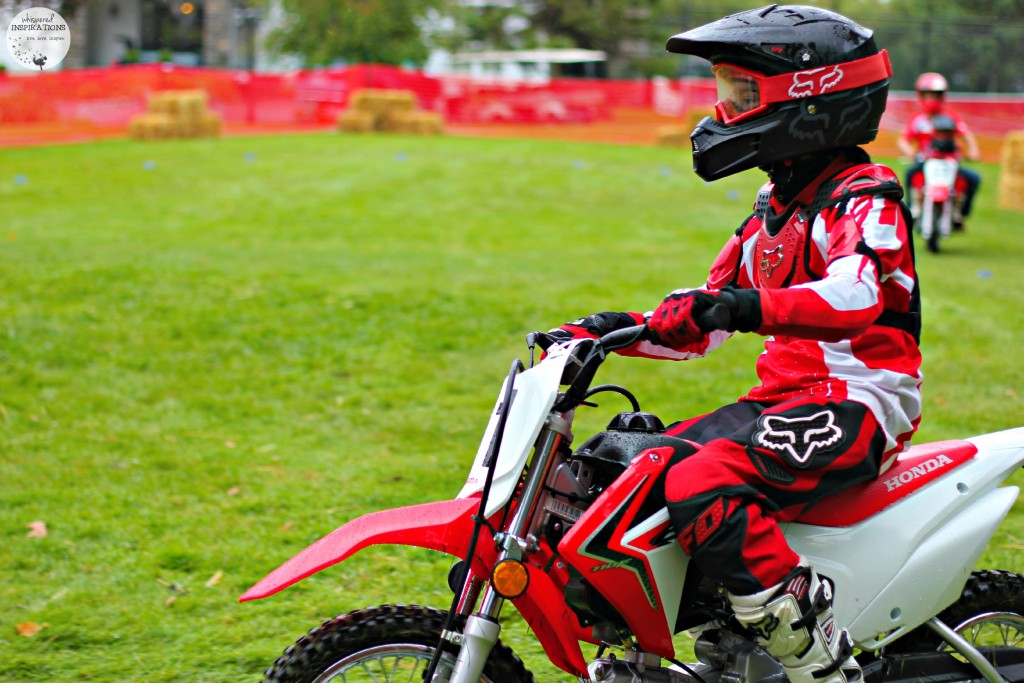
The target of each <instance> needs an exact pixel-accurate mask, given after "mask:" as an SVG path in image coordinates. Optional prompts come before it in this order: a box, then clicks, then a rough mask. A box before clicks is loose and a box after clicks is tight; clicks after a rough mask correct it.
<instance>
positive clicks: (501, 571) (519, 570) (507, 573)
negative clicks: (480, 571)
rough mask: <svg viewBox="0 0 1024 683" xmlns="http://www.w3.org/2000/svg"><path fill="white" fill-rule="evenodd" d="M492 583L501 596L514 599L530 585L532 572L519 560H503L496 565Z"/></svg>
mask: <svg viewBox="0 0 1024 683" xmlns="http://www.w3.org/2000/svg"><path fill="white" fill-rule="evenodd" d="M491 585H492V586H494V590H495V591H497V593H498V595H500V596H501V597H503V598H505V599H506V600H514V599H515V598H518V597H519V596H520V595H522V594H523V593H525V592H526V588H527V586H529V585H530V573H529V572H528V571H527V569H526V565H525V564H523V563H522V562H520V561H519V560H502V561H501V562H499V563H498V564H496V565H494V571H492V572H491Z"/></svg>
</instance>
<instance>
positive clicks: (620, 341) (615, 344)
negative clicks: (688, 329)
mask: <svg viewBox="0 0 1024 683" xmlns="http://www.w3.org/2000/svg"><path fill="white" fill-rule="evenodd" d="M731 321H732V314H731V313H730V312H729V307H728V306H726V305H725V304H721V303H718V304H715V305H714V306H712V307H711V308H709V309H708V310H706V311H704V312H703V313H702V314H701V315H699V316H697V326H698V327H700V328H701V329H702V330H724V329H726V328H728V327H729V323H730V322H731ZM644 340H647V341H654V340H653V338H652V337H651V336H650V334H649V333H648V331H647V325H634V326H633V327H624V328H622V329H620V330H614V331H612V332H609V333H608V334H606V335H604V336H603V337H601V339H599V340H598V341H599V342H600V344H601V348H603V349H604V350H605V351H617V350H618V349H624V348H626V347H627V346H629V345H631V344H635V343H636V342H638V341H644Z"/></svg>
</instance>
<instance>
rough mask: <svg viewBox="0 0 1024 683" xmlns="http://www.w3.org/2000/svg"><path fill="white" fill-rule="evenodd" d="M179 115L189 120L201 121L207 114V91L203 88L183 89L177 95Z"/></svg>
mask: <svg viewBox="0 0 1024 683" xmlns="http://www.w3.org/2000/svg"><path fill="white" fill-rule="evenodd" d="M175 100H176V102H177V109H178V116H179V117H180V118H182V119H185V120H187V121H201V120H202V119H203V117H205V116H206V114H207V110H206V93H205V92H204V91H202V90H183V91H181V92H179V93H177V96H176V97H175Z"/></svg>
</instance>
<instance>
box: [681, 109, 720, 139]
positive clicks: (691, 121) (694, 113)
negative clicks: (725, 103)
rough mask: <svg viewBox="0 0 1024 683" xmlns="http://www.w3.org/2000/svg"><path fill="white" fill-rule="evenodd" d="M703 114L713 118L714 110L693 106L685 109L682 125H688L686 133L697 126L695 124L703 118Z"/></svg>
mask: <svg viewBox="0 0 1024 683" xmlns="http://www.w3.org/2000/svg"><path fill="white" fill-rule="evenodd" d="M705 116H710V117H711V118H715V110H714V109H711V108H708V107H693V108H691V109H687V110H686V116H685V117H684V118H683V125H684V126H688V127H689V130H688V131H687V133H686V134H687V135H689V134H690V133H691V132H693V129H694V128H696V127H697V124H698V123H700V122H701V121H703V120H704V117H705Z"/></svg>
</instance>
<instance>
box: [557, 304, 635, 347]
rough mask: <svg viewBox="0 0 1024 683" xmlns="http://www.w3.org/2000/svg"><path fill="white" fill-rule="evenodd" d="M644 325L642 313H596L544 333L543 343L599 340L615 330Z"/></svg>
mask: <svg viewBox="0 0 1024 683" xmlns="http://www.w3.org/2000/svg"><path fill="white" fill-rule="evenodd" d="M643 324H644V317H643V315H641V314H640V313H617V312H614V311H607V312H605V313H594V314H593V315H588V316H587V317H585V318H579V319H578V320H573V321H572V322H568V323H566V324H564V325H560V326H559V327H556V328H555V329H553V330H548V331H547V332H545V333H544V336H545V337H547V339H546V340H542V341H548V342H549V344H548V345H549V346H550V345H551V344H554V343H558V342H563V341H568V340H569V339H597V338H598V337H603V336H604V335H606V334H608V333H609V332H614V331H615V330H622V329H625V328H627V327H633V326H634V325H643ZM544 348H547V347H544Z"/></svg>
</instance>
